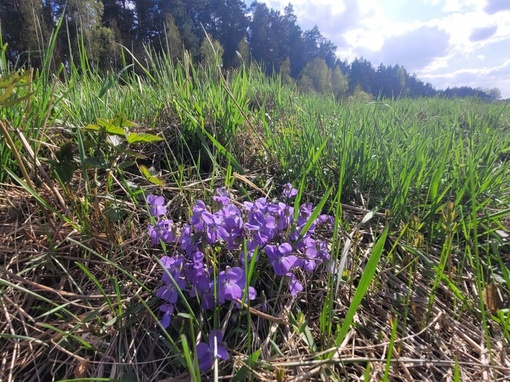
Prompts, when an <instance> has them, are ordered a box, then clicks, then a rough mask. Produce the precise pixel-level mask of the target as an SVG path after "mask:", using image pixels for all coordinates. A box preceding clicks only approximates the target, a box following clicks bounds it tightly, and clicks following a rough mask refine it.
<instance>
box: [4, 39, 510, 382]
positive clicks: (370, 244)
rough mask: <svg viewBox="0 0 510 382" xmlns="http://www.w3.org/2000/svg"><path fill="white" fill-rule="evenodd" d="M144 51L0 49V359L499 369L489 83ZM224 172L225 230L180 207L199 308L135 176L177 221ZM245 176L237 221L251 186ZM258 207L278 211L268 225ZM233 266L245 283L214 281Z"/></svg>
mask: <svg viewBox="0 0 510 382" xmlns="http://www.w3.org/2000/svg"><path fill="white" fill-rule="evenodd" d="M50 47H51V44H50ZM152 57H153V58H152V60H150V61H149V62H148V63H147V64H143V65H142V64H141V63H139V62H136V61H135V60H133V65H132V66H127V67H126V70H125V71H123V72H122V73H118V74H115V73H112V74H110V75H99V74H96V73H95V71H94V70H93V69H91V68H88V67H87V66H86V65H85V64H83V65H82V66H77V67H76V66H72V67H71V69H70V70H69V71H68V70H66V69H64V68H63V67H61V68H60V72H58V73H52V72H51V71H50V69H49V68H50V66H51V65H50V64H51V52H49V53H48V57H47V61H46V63H45V67H44V68H43V69H42V70H41V71H40V72H25V73H24V74H16V73H9V72H8V70H7V66H6V65H7V64H6V60H5V57H3V56H2V57H0V66H1V68H0V69H2V73H3V75H2V80H1V83H0V87H1V89H2V95H0V104H1V106H2V107H1V108H0V112H1V119H0V127H1V130H2V132H1V135H0V317H1V318H0V356H1V359H2V362H1V363H0V380H2V381H51V380H54V381H64V380H65V381H71V380H73V381H108V380H119V381H187V380H200V379H202V380H209V379H211V380H237V381H244V380H262V381H264V380H270V381H273V380H276V381H309V380H324V381H326V380H332V381H336V380H338V381H340V380H341V381H346V380H364V381H385V380H388V381H390V380H391V381H411V380H420V381H425V380H426V381H463V380H472V381H480V380H487V381H496V380H506V379H507V378H510V357H509V355H508V352H509V351H510V347H509V341H510V313H509V311H508V306H509V300H508V298H509V295H510V273H509V269H508V267H509V266H510V242H509V241H508V237H509V235H510V151H509V149H510V109H509V108H508V107H506V105H502V104H487V103H482V102H479V101H477V100H445V99H417V100H407V99H401V100H381V101H376V102H371V103H368V104H367V103H361V102H356V101H355V100H346V101H345V102H336V101H335V100H334V99H333V98H332V97H327V96H322V95H317V94H309V95H303V94H299V93H298V92H297V91H296V89H293V88H292V87H290V86H282V85H281V84H280V81H279V79H278V78H267V77H265V76H264V75H263V74H262V73H261V71H260V70H258V69H257V68H256V67H254V66H252V67H251V68H246V69H244V68H243V69H240V70H238V71H232V72H229V73H227V74H224V75H221V74H220V72H219V71H218V70H217V68H215V67H214V65H213V66H211V67H198V66H196V67H194V66H193V65H192V63H191V62H190V60H189V59H188V58H186V57H185V58H184V60H183V62H182V63H181V64H179V65H177V66H175V65H173V64H172V63H171V62H170V60H168V59H167V58H166V57H161V58H156V57H154V56H152ZM287 183H290V184H292V185H293V186H294V187H295V189H296V190H297V191H298V193H297V195H296V196H293V197H292V198H290V197H289V198H288V197H287V196H289V195H288V194H287V191H288V190H287V191H284V186H285V184H287ZM221 187H225V188H226V189H227V190H228V192H229V195H230V202H229V203H231V204H230V206H233V207H232V208H234V207H235V208H236V211H237V210H238V211H241V212H240V214H241V215H242V218H243V219H247V220H246V221H243V222H242V224H241V229H242V232H243V234H242V235H241V236H240V237H239V238H238V239H240V241H239V242H237V244H235V245H232V246H230V247H229V246H228V245H227V244H226V243H225V241H224V240H219V239H218V240H211V242H208V241H206V239H205V236H200V238H199V239H197V238H198V237H199V233H200V232H198V231H199V230H200V229H199V228H197V227H199V225H200V224H203V223H204V222H206V223H207V222H208V220H206V217H205V215H204V218H203V220H200V222H199V223H196V226H194V228H193V229H195V230H196V231H197V232H195V236H194V240H200V242H199V245H200V250H201V251H202V254H203V256H204V259H201V260H200V261H201V262H202V263H203V264H206V265H205V267H206V268H204V269H206V270H207V272H208V275H209V277H210V283H209V287H210V288H211V290H210V292H211V293H212V300H211V301H213V306H210V307H209V308H208V309H204V301H205V300H206V298H205V297H204V295H201V297H202V298H198V299H197V297H196V296H193V294H192V293H190V291H191V289H192V287H190V285H189V283H193V281H192V279H191V278H190V276H187V277H188V279H184V276H182V277H181V274H175V273H173V270H174V268H172V267H170V266H168V261H169V260H168V257H173V256H177V253H180V252H182V246H183V244H182V241H183V240H182V239H181V241H177V239H176V240H170V239H169V240H160V239H161V237H156V239H155V245H151V237H150V235H149V231H148V226H149V225H152V226H155V225H156V223H157V221H158V217H157V216H156V217H155V216H152V214H151V213H150V210H151V209H150V206H149V205H148V204H147V198H148V196H149V195H151V194H152V195H156V196H164V203H165V206H166V211H163V212H164V213H165V215H164V217H165V218H168V219H171V220H172V221H173V223H172V224H173V230H172V234H175V235H176V236H177V237H181V238H182V237H184V236H185V232H186V226H185V225H184V224H185V223H186V222H188V221H190V219H191V221H193V219H194V216H195V217H197V216H199V214H198V212H197V206H198V204H196V203H197V201H199V200H201V201H203V202H204V204H205V206H206V210H207V211H209V212H215V211H217V210H218V207H217V206H218V201H217V198H215V197H214V195H215V190H216V189H218V188H221ZM262 197H264V198H266V200H265V201H264V203H270V202H271V203H273V204H271V207H268V210H267V211H266V212H265V213H264V219H267V221H265V223H264V224H266V225H265V226H264V227H263V228H253V227H254V223H253V222H251V223H249V222H247V221H248V220H249V219H251V218H250V217H249V216H247V213H248V212H246V211H248V209H249V208H251V210H249V211H250V213H251V212H253V213H254V214H255V215H256V213H255V212H257V211H255V210H254V208H255V207H253V205H251V204H249V203H247V202H254V201H257V200H259V201H258V202H257V203H259V204H260V203H262V202H261V201H260V199H259V198H262ZM277 202H282V203H284V204H280V205H277V204H276V203H277ZM166 203H168V205H166ZM308 203H310V204H311V205H312V208H311V210H308V211H309V213H308V214H306V213H305V212H304V211H305V207H302V209H301V210H299V206H300V205H304V206H307V205H308ZM255 204H256V203H255ZM255 204H254V205H255ZM257 205H258V204H257ZM214 206H216V207H214ZM249 206H251V207H249ZM276 206H278V207H276ZM160 207H161V208H163V207H164V206H160ZM273 207H274V208H279V209H280V210H281V211H287V212H288V217H289V219H290V220H291V221H293V223H290V225H289V226H288V227H287V228H285V229H283V230H281V231H277V230H276V229H275V228H274V227H270V225H271V219H272V218H270V217H269V215H270V214H271V213H272V212H270V210H271V208H273ZM293 207H295V208H294V209H292V208H293ZM209 208H212V210H209ZM243 208H245V209H246V211H245V210H244V209H243ZM257 208H259V209H262V207H260V206H259V207H257ZM306 208H309V207H306ZM243 211H244V212H243ZM254 211H255V212H254ZM268 211H269V212H268ZM258 212H260V211H258ZM320 214H327V215H330V216H332V217H333V218H334V220H333V223H332V224H331V226H330V227H329V228H327V227H323V228H321V227H317V229H315V223H313V221H314V220H315V219H322V218H320V216H321V215H320ZM241 215H240V216H241ZM305 215H306V216H305ZM200 216H202V215H200ZM207 216H209V215H207ZM214 216H216V217H217V215H214ZM257 216H258V215H257ZM201 219H202V218H201ZM299 219H303V220H302V221H301V222H300V223H299ZM325 219H326V218H325V217H324V218H323V220H325ZM225 221H226V218H225V220H222V221H219V222H218V221H216V220H215V223H214V224H216V226H214V224H213V225H211V227H212V226H214V227H216V228H217V227H220V226H222V224H226V223H225ZM276 223H279V220H278V219H276ZM312 223H313V224H312ZM207 224H209V223H207ZM211 224H212V223H211ZM207 227H209V225H207ZM216 228H215V229H216ZM204 229H205V228H204ZM264 229H267V230H269V231H271V236H270V238H269V239H268V240H269V241H268V242H265V243H264V244H260V245H258V246H257V247H256V248H253V247H250V245H251V244H253V242H254V237H256V235H258V234H263V233H264V232H265V231H264ZM269 231H268V232H269ZM292 233H295V236H296V237H295V238H294V239H291V237H292ZM202 234H203V235H205V231H204V232H202V233H200V235H202ZM207 234H209V232H208V233H207ZM312 234H313V240H314V243H316V244H314V245H316V246H317V248H318V246H319V244H318V243H319V242H320V243H321V245H322V248H323V249H324V253H326V252H327V254H329V259H328V258H327V257H328V256H327V255H324V257H323V258H322V260H321V261H317V264H316V265H317V266H315V265H314V266H310V264H311V263H313V261H315V259H316V258H315V257H313V256H315V255H311V254H310V253H309V252H307V251H308V247H300V244H299V243H300V242H302V241H303V238H305V237H309V236H310V235H312ZM310 237H311V236H310ZM292 240H294V241H292ZM163 241H166V242H163ZM291 241H292V242H291ZM283 242H285V243H286V242H291V247H292V248H291V252H290V253H286V254H285V256H284V255H282V254H280V255H281V256H280V255H277V256H280V257H278V258H277V260H274V257H271V256H275V254H274V253H272V252H271V251H270V250H269V249H268V248H270V247H271V248H273V247H275V248H276V247H277V246H278V245H280V244H282V243H283ZM152 244H154V243H152ZM266 247H267V248H266ZM278 248H279V249H278V250H280V251H281V252H282V253H283V249H282V248H283V247H282V248H280V247H278ZM253 251H255V253H253ZM165 256H168V257H165ZM195 260H196V259H195ZM294 261H295V263H294V266H292V264H291V263H293V262H294ZM306 261H308V263H307V264H308V267H306V266H304V265H303V266H297V264H298V262H301V263H302V264H304V263H305V262H306ZM202 263H201V264H202ZM301 263H300V264H301ZM319 263H320V264H319ZM278 267H287V268H289V267H290V271H289V269H287V268H286V270H285V271H284V272H282V271H281V269H280V268H278ZM232 269H236V270H237V271H239V272H242V273H243V277H242V282H240V281H239V280H238V279H235V278H234V277H233V276H229V277H230V279H228V280H227V281H226V283H227V284H228V283H230V284H228V285H230V286H231V284H232V283H233V282H234V281H236V280H237V281H239V283H240V284H239V285H238V286H239V288H240V290H241V291H242V293H243V294H242V296H243V297H242V298H243V299H244V298H246V300H244V301H245V302H242V301H241V300H240V299H239V298H236V297H235V296H234V295H236V293H237V292H236V293H234V292H232V293H231V294H232V296H234V297H232V296H231V297H230V298H229V297H228V296H229V293H230V292H225V291H224V290H223V289H221V288H223V286H224V285H225V284H222V283H224V282H225V280H224V278H225V277H226V276H225V275H227V274H229V273H228V272H231V271H232ZM278 269H280V271H278ZM287 271H289V272H290V273H285V272H287ZM282 273H285V274H284V275H282ZM190 280H191V281H190ZM222 280H223V281H222ZM236 285H237V284H236ZM296 285H300V286H301V287H302V290H300V291H299V288H297V287H296ZM162 286H165V288H168V290H169V291H170V290H172V293H173V294H172V296H174V297H175V298H174V300H175V301H174V300H172V302H171V304H170V305H171V306H172V309H173V312H168V313H169V316H168V318H171V321H170V323H168V322H164V321H161V320H162V319H163V318H164V315H163V313H164V312H163V311H161V309H160V307H161V306H162V303H163V302H162V300H161V299H160V298H159V297H161V295H159V294H158V295H157V291H158V290H160V288H161V287H162ZM248 286H251V287H252V288H253V290H251V289H250V290H251V291H253V292H254V293H256V297H254V296H251V295H250V296H248V294H249V293H248ZM289 287H290V289H289ZM190 288H191V289H190ZM235 288H237V287H235ZM293 288H294V289H293ZM296 288H297V289H296ZM222 291H223V292H222ZM165 293H166V292H165ZM168 293H170V292H168ZM222 293H223V294H222ZM225 293H227V295H226V296H227V297H225ZM250 293H251V292H250ZM248 297H254V298H253V299H248ZM167 302H168V299H167ZM167 306H168V304H167ZM164 309H165V308H164ZM164 309H163V310H164ZM170 313H171V314H170ZM165 326H166V329H165V328H164V327H165ZM217 331H220V332H221V335H219V336H217V337H212V338H213V339H212V341H209V340H208V338H209V337H210V334H211V333H218V332H217ZM214 338H215V339H214ZM227 352H228V359H226V358H227V355H226V354H225V353H227ZM215 355H217V356H218V357H215ZM204 357H205V358H204ZM207 357H209V358H207ZM204 360H206V361H207V360H208V361H210V362H209V363H212V367H211V365H210V364H209V365H207V362H205V361H204ZM204 362H205V363H204Z"/></svg>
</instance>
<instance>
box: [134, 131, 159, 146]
mask: <svg viewBox="0 0 510 382" xmlns="http://www.w3.org/2000/svg"><path fill="white" fill-rule="evenodd" d="M126 140H127V142H128V143H129V144H130V145H131V144H133V143H150V142H158V141H162V140H163V138H162V137H158V136H157V135H153V134H136V133H131V134H129V135H128V136H127V137H126Z"/></svg>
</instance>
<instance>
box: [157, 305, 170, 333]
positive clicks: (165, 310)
mask: <svg viewBox="0 0 510 382" xmlns="http://www.w3.org/2000/svg"><path fill="white" fill-rule="evenodd" d="M159 310H160V311H162V312H163V313H164V314H163V318H162V319H161V325H163V327H164V328H165V329H166V328H168V326H169V325H170V321H171V320H172V314H173V312H174V304H163V305H161V306H160V308H159Z"/></svg>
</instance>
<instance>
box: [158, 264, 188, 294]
mask: <svg viewBox="0 0 510 382" xmlns="http://www.w3.org/2000/svg"><path fill="white" fill-rule="evenodd" d="M161 262H162V263H163V266H164V267H165V268H166V269H167V272H163V282H164V284H165V285H163V286H162V287H161V288H159V289H158V290H157V291H156V296H157V297H159V298H161V299H163V300H165V301H166V302H168V303H170V304H175V303H176V302H177V298H178V296H179V292H178V290H177V288H179V289H180V290H183V289H184V288H185V287H186V280H184V278H183V277H182V275H181V271H182V267H183V262H184V259H183V258H182V256H174V257H168V256H164V257H163V258H162V259H161ZM172 279H173V280H172Z"/></svg>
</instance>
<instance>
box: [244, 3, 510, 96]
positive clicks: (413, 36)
mask: <svg viewBox="0 0 510 382" xmlns="http://www.w3.org/2000/svg"><path fill="white" fill-rule="evenodd" d="M245 1H246V3H247V4H248V5H249V4H250V3H251V1H249V0H245ZM258 1H259V2H265V3H266V4H267V5H268V7H270V8H272V9H275V10H283V8H285V6H287V5H288V4H289V1H290V3H291V4H292V6H293V7H294V13H295V15H296V16H297V19H298V24H299V25H300V26H301V28H302V29H303V30H308V29H311V28H313V27H314V25H317V26H318V27H319V30H320V31H321V33H322V35H323V36H325V37H326V38H328V39H329V40H331V41H332V42H333V43H335V45H336V46H337V47H338V49H337V56H338V57H339V58H340V59H342V60H345V59H346V60H347V61H349V62H351V61H352V60H353V59H354V58H355V57H361V56H363V57H364V58H366V59H367V60H369V61H370V62H371V63H372V64H373V65H374V66H375V67H377V66H379V64H380V63H383V64H385V65H395V64H399V65H402V66H404V67H405V68H406V70H407V71H408V72H409V73H411V74H412V73H414V74H416V75H417V77H418V78H420V79H422V80H423V81H425V82H430V83H431V84H432V85H433V86H434V87H435V88H436V89H446V88H447V87H453V86H470V87H473V88H483V89H490V88H498V89H500V91H501V94H502V97H503V98H510V0H310V1H307V0H258Z"/></svg>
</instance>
